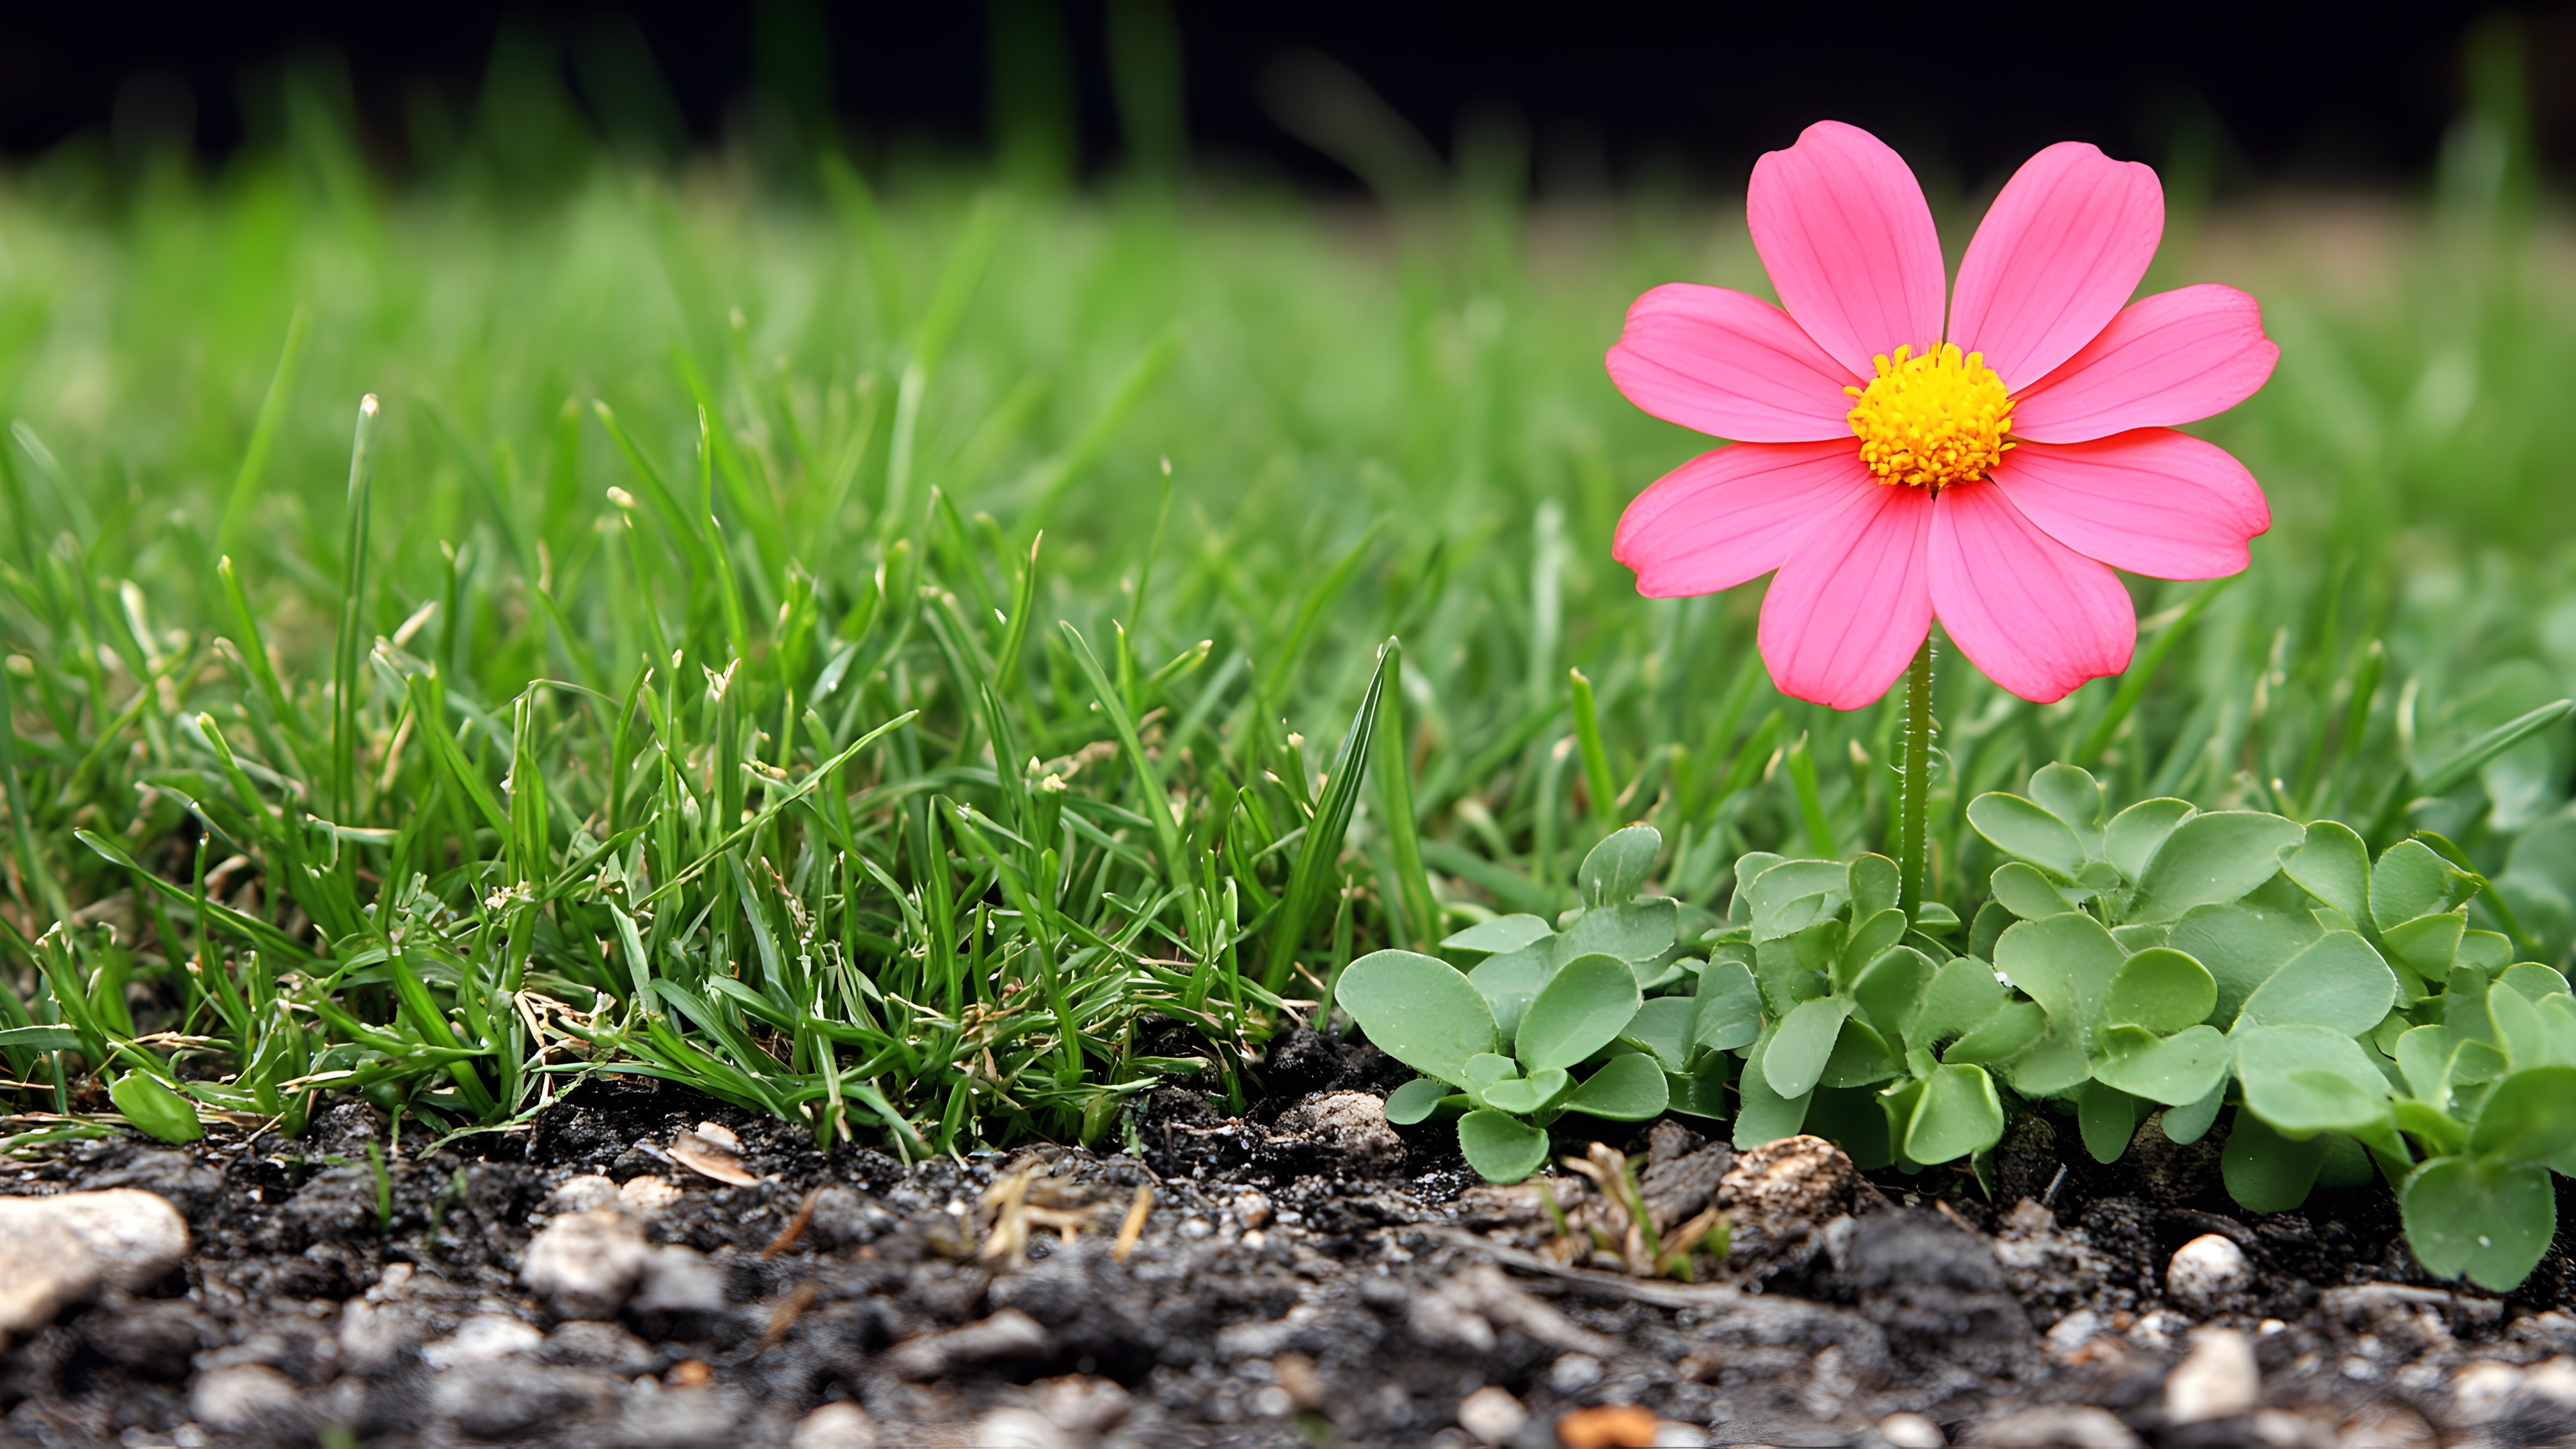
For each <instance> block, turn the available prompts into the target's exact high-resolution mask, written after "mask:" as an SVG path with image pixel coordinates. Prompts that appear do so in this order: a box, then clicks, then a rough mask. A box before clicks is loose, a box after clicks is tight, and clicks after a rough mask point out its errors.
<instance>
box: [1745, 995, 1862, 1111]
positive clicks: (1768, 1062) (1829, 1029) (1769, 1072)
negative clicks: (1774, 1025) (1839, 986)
mask: <svg viewBox="0 0 2576 1449" xmlns="http://www.w3.org/2000/svg"><path fill="white" fill-rule="evenodd" d="M1850 1011H1851V1003H1850V1002H1848V1001H1846V1000H1844V999H1842V998H1840V997H1835V996H1820V997H1817V998H1816V999H1815V1000H1813V1001H1802V1002H1800V1003H1798V1006H1797V1009H1796V1010H1794V1011H1792V1012H1790V1013H1789V1015H1788V1016H1787V1017H1786V1018H1784V1019H1783V1020H1782V1021H1781V1023H1780V1030H1779V1031H1778V1032H1777V1033H1775V1034H1774V1035H1773V1036H1772V1038H1771V1049H1770V1050H1769V1051H1768V1052H1766V1053H1764V1055H1763V1058H1762V1075H1763V1077H1764V1078H1765V1079H1766V1080H1767V1081H1769V1083H1770V1084H1771V1090H1772V1091H1773V1092H1775V1093H1778V1094H1779V1095H1780V1096H1781V1097H1783V1098H1790V1097H1803V1096H1805V1095H1807V1094H1808V1093H1809V1092H1812V1091H1814V1090H1815V1088H1816V1082H1817V1079H1819V1078H1820V1077H1822V1076H1823V1075H1824V1072H1825V1063H1826V1061H1828V1060H1829V1059H1831V1058H1832V1056H1833V1052H1834V1042H1835V1040H1836V1039H1837V1038H1839V1037H1840V1036H1841V1035H1842V1030H1843V1018H1844V1017H1845V1016H1846V1015H1848V1014H1849V1013H1850Z"/></svg>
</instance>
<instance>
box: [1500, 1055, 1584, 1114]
mask: <svg viewBox="0 0 2576 1449" xmlns="http://www.w3.org/2000/svg"><path fill="white" fill-rule="evenodd" d="M1572 1085H1574V1080H1573V1078H1571V1077H1569V1076H1567V1075H1566V1074H1565V1069H1564V1068H1562V1067H1549V1068H1547V1069H1545V1070H1543V1071H1539V1072H1534V1073H1532V1074H1531V1075H1529V1076H1527V1077H1513V1078H1511V1079H1510V1080H1508V1081H1501V1082H1493V1083H1490V1084H1488V1085H1486V1086H1482V1087H1479V1088H1477V1089H1476V1099H1477V1100H1478V1101H1481V1102H1483V1103H1484V1104H1485V1105H1486V1106H1488V1107H1491V1108H1494V1109H1495V1110H1496V1111H1500V1112H1510V1113H1512V1114H1514V1115H1516V1116H1521V1117H1526V1116H1529V1115H1530V1114H1532V1113H1534V1112H1537V1111H1540V1110H1542V1109H1544V1108H1545V1107H1546V1106H1547V1105H1548V1104H1549V1103H1551V1102H1554V1101H1555V1100H1556V1099H1557V1098H1559V1097H1561V1096H1563V1095H1565V1090H1566V1088H1568V1087H1570V1086H1572Z"/></svg>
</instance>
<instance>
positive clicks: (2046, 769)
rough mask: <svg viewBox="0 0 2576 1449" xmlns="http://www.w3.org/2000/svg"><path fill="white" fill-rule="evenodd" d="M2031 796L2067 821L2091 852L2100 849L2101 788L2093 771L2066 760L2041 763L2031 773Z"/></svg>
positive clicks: (2048, 810) (2099, 850)
mask: <svg viewBox="0 0 2576 1449" xmlns="http://www.w3.org/2000/svg"><path fill="white" fill-rule="evenodd" d="M2030 798H2031V799H2033V800H2035V801H2037V802H2038V803H2039V805H2040V808H2042V809H2044V810H2046V811H2047V812H2048V813H2049V814H2051V815H2054V816H2056V817H2057V818H2058V819H2060V820H2062V821H2065V822H2066V824H2067V826H2068V827H2069V828H2070V829H2072V830H2073V831H2074V832H2075V838H2076V839H2078V840H2081V841H2083V842H2084V844H2085V847H2086V851H2087V853H2088V854H2096V855H2098V854H2099V853H2100V852H2101V849H2102V787H2101V786H2100V785H2099V784H2096V783H2095V782H2094V779H2093V775H2092V773H2091V772H2090V771H2087V770H2083V769H2079V768H2077V767H2076V766H2073V765H2068V764H2063V763H2060V764H2048V765H2042V766H2040V767H2039V768H2038V769H2036V770H2034V771H2032V772H2031V776H2030Z"/></svg>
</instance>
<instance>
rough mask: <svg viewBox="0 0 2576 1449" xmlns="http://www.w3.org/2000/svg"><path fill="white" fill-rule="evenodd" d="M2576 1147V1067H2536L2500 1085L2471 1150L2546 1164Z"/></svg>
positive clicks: (2481, 1112)
mask: <svg viewBox="0 0 2576 1449" xmlns="http://www.w3.org/2000/svg"><path fill="white" fill-rule="evenodd" d="M2571 1147H2576V1067H2530V1068H2526V1069H2525V1070H2522V1071H2518V1072H2515V1073H2514V1074H2513V1075H2511V1076H2509V1077H2507V1078H2505V1079H2504V1080H2503V1081H2501V1082H2498V1083H2496V1084H2495V1087H2494V1089H2493V1090H2491V1091H2489V1092H2488V1093H2487V1099H2486V1102H2485V1103H2484V1104H2483V1105H2481V1106H2480V1107H2479V1108H2478V1120H2477V1122H2476V1124H2475V1125H2474V1126H2472V1127H2470V1128H2469V1151H2470V1152H2472V1153H2475V1154H2476V1155H2478V1156H2480V1157H2486V1158H2493V1159H2495V1160H2497V1161H2499V1162H2546V1161H2548V1160H2549V1159H2551V1158H2553V1157H2556V1156H2558V1155H2559V1154H2560V1153H2562V1152H2565V1151H2567V1150H2568V1149H2569V1148H2571Z"/></svg>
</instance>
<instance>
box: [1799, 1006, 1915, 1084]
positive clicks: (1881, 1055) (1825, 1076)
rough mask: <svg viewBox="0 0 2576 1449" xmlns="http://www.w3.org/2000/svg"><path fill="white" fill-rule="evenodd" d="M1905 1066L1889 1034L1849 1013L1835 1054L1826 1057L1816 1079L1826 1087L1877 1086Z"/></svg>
mask: <svg viewBox="0 0 2576 1449" xmlns="http://www.w3.org/2000/svg"><path fill="white" fill-rule="evenodd" d="M1901 1070H1902V1068H1901V1067H1899V1066H1898V1065H1897V1061H1896V1053H1895V1052H1893V1051H1891V1050H1889V1048H1888V1045H1887V1040H1886V1038H1884V1037H1882V1036H1880V1035H1879V1034H1878V1033H1877V1032H1876V1031H1874V1030H1872V1029H1871V1027H1870V1024H1869V1023H1868V1022H1865V1021H1863V1020H1861V1019H1860V1018H1859V1017H1856V1016H1847V1017H1845V1018H1843V1029H1842V1033H1841V1035H1839V1036H1836V1037H1835V1038H1834V1051H1833V1055H1832V1056H1829V1057H1827V1058H1825V1070H1824V1072H1823V1073H1822V1074H1821V1075H1819V1076H1818V1077H1817V1078H1816V1082H1817V1084H1818V1085H1819V1086H1826V1087H1874V1086H1877V1085H1878V1084H1879V1083H1881V1082H1884V1081H1886V1080H1887V1079H1888V1078H1890V1077H1892V1076H1895V1075H1896V1074H1897V1073H1898V1072H1899V1071H1901Z"/></svg>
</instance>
